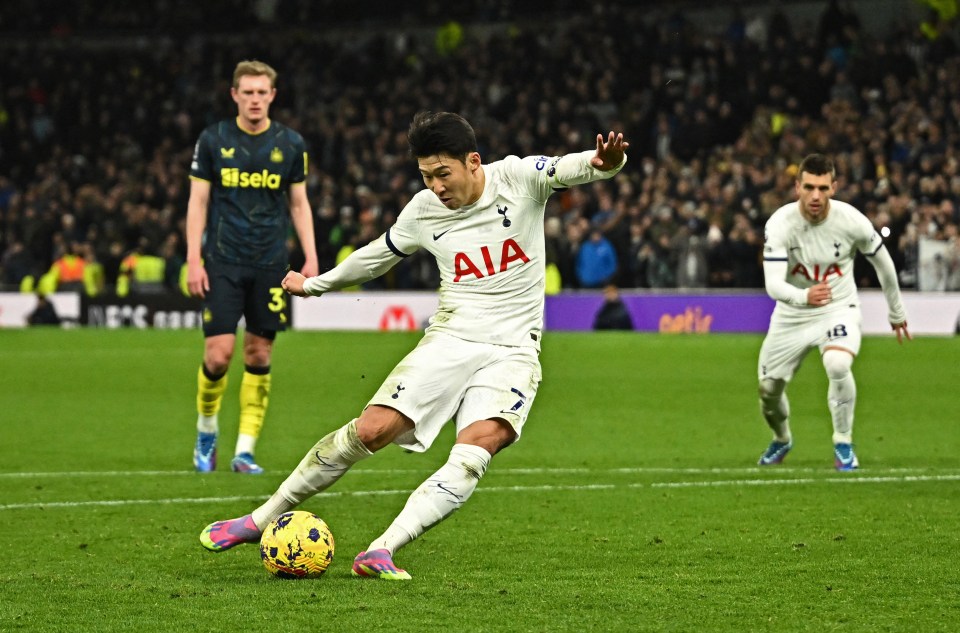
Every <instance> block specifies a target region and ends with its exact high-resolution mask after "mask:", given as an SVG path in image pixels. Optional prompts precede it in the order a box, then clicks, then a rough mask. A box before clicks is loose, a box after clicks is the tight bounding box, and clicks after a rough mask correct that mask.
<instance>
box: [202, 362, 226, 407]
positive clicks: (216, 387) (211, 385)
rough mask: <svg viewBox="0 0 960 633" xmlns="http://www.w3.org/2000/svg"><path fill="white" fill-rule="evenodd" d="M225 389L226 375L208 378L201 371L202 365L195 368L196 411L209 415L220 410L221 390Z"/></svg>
mask: <svg viewBox="0 0 960 633" xmlns="http://www.w3.org/2000/svg"><path fill="white" fill-rule="evenodd" d="M226 390H227V375H226V374H224V375H222V376H220V377H219V378H217V379H216V380H210V379H209V378H208V377H207V375H206V373H205V372H204V371H203V365H201V366H200V369H199V370H197V413H199V414H200V415H202V416H206V417H210V416H213V415H216V414H217V412H218V411H219V410H220V401H221V400H223V392H224V391H226Z"/></svg>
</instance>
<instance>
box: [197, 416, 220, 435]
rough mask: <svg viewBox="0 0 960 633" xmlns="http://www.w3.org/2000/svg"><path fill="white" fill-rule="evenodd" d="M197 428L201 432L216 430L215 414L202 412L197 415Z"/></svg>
mask: <svg viewBox="0 0 960 633" xmlns="http://www.w3.org/2000/svg"><path fill="white" fill-rule="evenodd" d="M197 430H198V431H199V432H201V433H216V432H217V414H216V413H214V414H213V415H203V414H202V413H201V414H199V415H197Z"/></svg>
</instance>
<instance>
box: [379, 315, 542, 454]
mask: <svg viewBox="0 0 960 633" xmlns="http://www.w3.org/2000/svg"><path fill="white" fill-rule="evenodd" d="M540 378H541V373H540V359H539V357H538V353H537V350H536V349H534V348H532V347H510V346H504V345H491V344H489V343H474V342H471V341H465V340H463V339H460V338H457V337H454V336H450V335H449V334H443V333H435V332H428V333H427V334H426V335H425V336H424V337H423V338H422V339H421V340H420V343H419V344H418V345H417V346H416V347H415V348H414V349H413V350H411V351H410V353H409V354H407V355H406V357H404V359H403V360H401V361H400V363H399V364H398V365H397V366H396V367H395V368H394V369H393V371H392V372H390V375H389V376H387V379H386V380H385V381H384V382H383V384H382V385H381V386H380V389H378V390H377V392H376V394H374V396H373V398H371V399H370V402H368V403H367V406H370V405H372V404H376V405H380V406H384V407H391V408H393V409H396V410H397V411H399V412H400V413H402V414H404V415H405V416H407V417H408V418H410V419H411V420H413V423H414V428H413V430H412V431H410V432H408V433H404V434H403V435H401V436H400V437H398V438H397V439H396V440H395V442H394V443H395V444H398V445H399V446H402V447H403V448H406V449H409V450H412V451H417V452H422V451H425V450H427V449H428V448H430V445H431V444H433V441H434V440H435V439H437V435H439V434H440V430H441V429H442V428H443V427H444V425H446V423H447V422H449V421H450V420H454V421H455V422H456V428H457V433H458V434H459V433H460V432H461V431H462V430H463V429H465V428H466V427H468V426H470V424H472V423H473V422H476V421H478V420H489V419H493V418H499V419H502V420H505V421H506V422H507V423H508V424H509V425H510V426H511V427H513V430H514V431H515V432H516V434H517V438H518V439H519V437H520V432H521V430H522V429H523V424H524V422H525V421H526V419H527V415H528V414H529V413H530V407H531V405H533V399H534V397H535V396H536V395H537V387H538V386H539V385H540Z"/></svg>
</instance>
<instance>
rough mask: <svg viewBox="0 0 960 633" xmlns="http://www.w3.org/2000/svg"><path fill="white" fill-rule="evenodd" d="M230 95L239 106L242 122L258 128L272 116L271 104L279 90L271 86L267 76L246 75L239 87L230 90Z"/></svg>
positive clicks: (241, 79)
mask: <svg viewBox="0 0 960 633" xmlns="http://www.w3.org/2000/svg"><path fill="white" fill-rule="evenodd" d="M230 94H231V95H232V96H233V100H234V101H235V102H236V104H237V111H238V113H239V114H240V119H241V122H242V123H243V124H244V125H245V126H246V127H254V128H256V127H257V126H259V125H260V123H262V122H263V121H265V120H266V119H267V117H269V116H270V104H271V103H272V102H273V98H274V97H275V96H276V94H277V89H276V88H274V87H273V86H272V85H270V78H269V77H267V76H266V75H244V76H243V77H241V78H240V83H239V85H238V86H237V87H236V88H231V89H230Z"/></svg>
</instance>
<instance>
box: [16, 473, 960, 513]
mask: <svg viewBox="0 0 960 633" xmlns="http://www.w3.org/2000/svg"><path fill="white" fill-rule="evenodd" d="M932 481H960V475H919V476H912V475H905V476H901V477H857V476H840V477H831V478H802V479H728V480H721V481H674V482H669V481H668V482H654V483H639V482H638V483H630V484H583V485H569V486H567V485H544V486H489V487H485V488H478V489H477V492H483V493H495V492H552V491H558V490H559V491H563V490H572V491H585V490H613V489H616V488H623V487H627V488H710V487H720V486H795V485H800V484H817V483H828V484H885V483H924V482H932ZM409 494H410V490H406V489H405V490H356V491H342V492H321V493H320V494H318V495H317V497H321V498H324V497H327V498H329V497H371V496H383V495H409ZM263 499H266V497H265V496H250V495H245V496H235V497H199V498H188V497H181V498H173V499H113V500H99V501H52V502H49V503H11V504H6V505H0V511H4V510H38V509H49V508H81V507H104V506H127V505H170V504H197V503H226V502H233V501H261V500H263Z"/></svg>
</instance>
